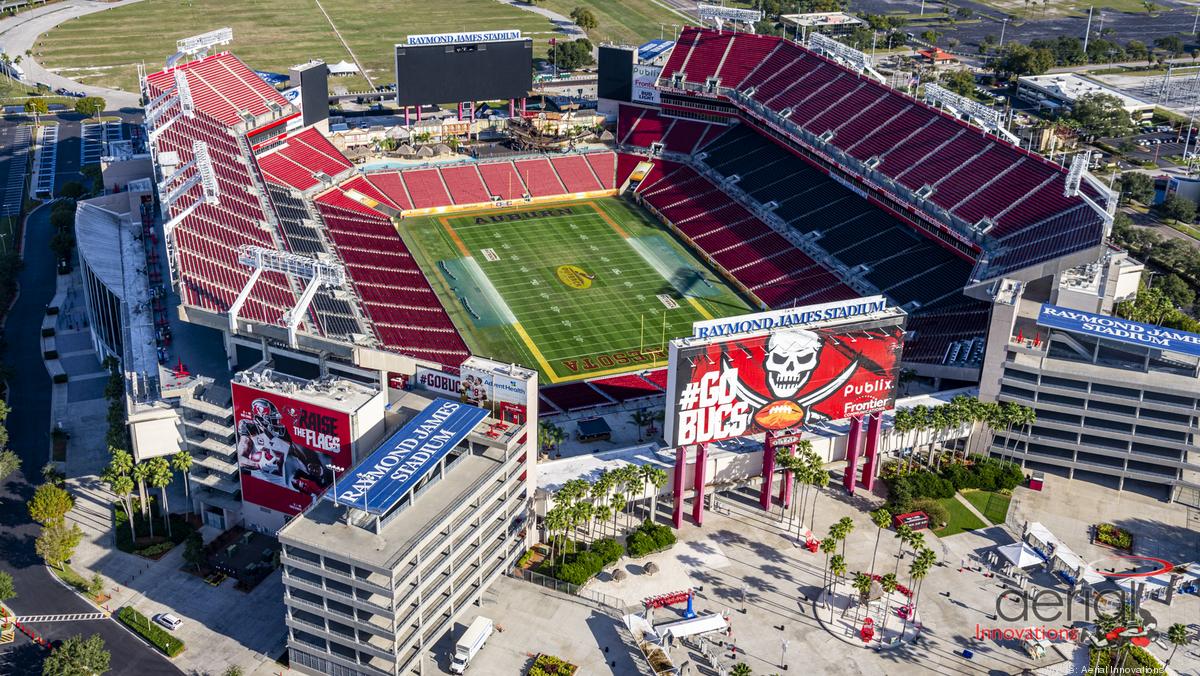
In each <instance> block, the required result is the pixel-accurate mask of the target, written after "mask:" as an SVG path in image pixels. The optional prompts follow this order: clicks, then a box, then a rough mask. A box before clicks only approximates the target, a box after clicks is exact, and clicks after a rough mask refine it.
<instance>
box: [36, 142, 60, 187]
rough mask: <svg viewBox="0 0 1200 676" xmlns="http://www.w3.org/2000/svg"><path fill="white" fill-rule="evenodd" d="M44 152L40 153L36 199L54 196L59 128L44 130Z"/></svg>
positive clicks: (42, 144)
mask: <svg viewBox="0 0 1200 676" xmlns="http://www.w3.org/2000/svg"><path fill="white" fill-rule="evenodd" d="M41 146H42V150H41V152H40V153H38V166H37V186H36V187H35V188H34V192H33V194H34V197H53V196H54V172H55V171H57V169H58V126H57V125H48V126H46V127H43V128H42V143H41Z"/></svg>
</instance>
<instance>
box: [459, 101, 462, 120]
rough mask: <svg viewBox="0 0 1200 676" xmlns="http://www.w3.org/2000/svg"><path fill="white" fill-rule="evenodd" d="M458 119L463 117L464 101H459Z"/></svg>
mask: <svg viewBox="0 0 1200 676" xmlns="http://www.w3.org/2000/svg"><path fill="white" fill-rule="evenodd" d="M458 119H460V120H461V119H462V101H459V102H458Z"/></svg>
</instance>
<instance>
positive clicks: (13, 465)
mask: <svg viewBox="0 0 1200 676" xmlns="http://www.w3.org/2000/svg"><path fill="white" fill-rule="evenodd" d="M0 406H3V402H0ZM4 409H5V410H4V412H5V413H7V412H8V411H7V409H8V407H7V406H4ZM0 423H2V421H0ZM0 429H3V425H2V424H0ZM5 436H8V435H7V433H5ZM19 469H21V456H19V455H17V454H16V453H14V452H13V451H12V450H10V449H7V448H6V449H4V450H3V451H0V482H3V481H5V480H6V479H8V477H10V476H12V474H13V473H14V472H16V471H17V470H19Z"/></svg>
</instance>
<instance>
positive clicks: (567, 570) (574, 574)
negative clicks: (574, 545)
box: [554, 538, 625, 585]
mask: <svg viewBox="0 0 1200 676" xmlns="http://www.w3.org/2000/svg"><path fill="white" fill-rule="evenodd" d="M624 554H625V550H624V549H623V548H622V547H621V543H619V542H617V541H616V540H614V539H612V538H604V539H603V540H597V541H596V542H594V543H593V544H592V548H591V549H588V550H585V551H582V552H575V553H573V554H567V555H566V556H565V557H564V561H563V563H562V565H560V566H558V567H557V568H555V570H554V576H555V577H557V578H558V579H560V580H562V581H563V582H570V583H571V584H575V585H582V584H584V583H585V582H587V581H588V580H590V579H592V578H593V577H595V575H596V574H597V573H599V572H600V571H601V570H604V567H605V566H608V565H612V564H614V563H616V562H617V561H618V560H620V558H621V556H623V555H624Z"/></svg>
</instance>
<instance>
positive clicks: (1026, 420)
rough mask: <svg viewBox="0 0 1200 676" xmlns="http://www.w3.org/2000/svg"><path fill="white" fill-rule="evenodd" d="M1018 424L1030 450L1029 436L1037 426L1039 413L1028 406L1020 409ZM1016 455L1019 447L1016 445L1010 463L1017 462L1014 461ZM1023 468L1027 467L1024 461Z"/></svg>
mask: <svg viewBox="0 0 1200 676" xmlns="http://www.w3.org/2000/svg"><path fill="white" fill-rule="evenodd" d="M1017 424H1018V425H1020V426H1021V436H1023V437H1025V445H1026V448H1028V446H1029V434H1030V432H1031V430H1030V428H1032V427H1033V426H1034V425H1035V424H1037V411H1034V410H1033V409H1032V408H1030V407H1028V406H1022V407H1021V408H1020V412H1019V415H1018V416H1017ZM1016 453H1017V446H1016V444H1013V450H1012V453H1011V454H1010V457H1009V462H1016V460H1014V459H1013V458H1014V457H1015V456H1016ZM1021 466H1022V467H1024V466H1025V463H1024V461H1022V462H1021Z"/></svg>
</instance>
